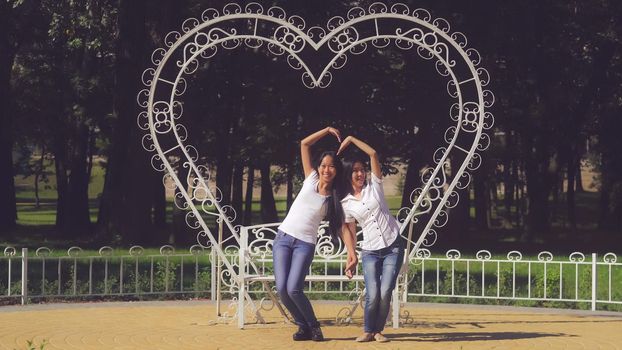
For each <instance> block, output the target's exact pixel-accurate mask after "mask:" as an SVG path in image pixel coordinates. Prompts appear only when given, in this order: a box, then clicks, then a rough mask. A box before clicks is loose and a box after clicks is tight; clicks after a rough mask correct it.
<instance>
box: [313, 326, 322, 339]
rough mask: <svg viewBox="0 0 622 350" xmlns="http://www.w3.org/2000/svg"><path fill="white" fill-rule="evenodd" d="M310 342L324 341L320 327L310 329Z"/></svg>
mask: <svg viewBox="0 0 622 350" xmlns="http://www.w3.org/2000/svg"><path fill="white" fill-rule="evenodd" d="M311 340H313V341H324V334H322V328H320V326H317V327H313V328H311Z"/></svg>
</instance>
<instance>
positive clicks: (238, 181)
mask: <svg viewBox="0 0 622 350" xmlns="http://www.w3.org/2000/svg"><path fill="white" fill-rule="evenodd" d="M243 182H244V165H242V164H241V163H238V164H236V165H235V167H234V168H233V184H232V186H231V187H232V189H231V206H232V207H233V209H235V211H236V213H237V215H236V218H235V223H239V222H241V221H242V213H243V210H244V208H242V202H243V197H244V187H243Z"/></svg>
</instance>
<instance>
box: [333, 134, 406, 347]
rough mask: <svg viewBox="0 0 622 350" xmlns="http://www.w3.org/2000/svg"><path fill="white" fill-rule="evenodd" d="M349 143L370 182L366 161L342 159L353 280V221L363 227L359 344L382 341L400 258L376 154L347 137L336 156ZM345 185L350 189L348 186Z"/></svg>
mask: <svg viewBox="0 0 622 350" xmlns="http://www.w3.org/2000/svg"><path fill="white" fill-rule="evenodd" d="M350 144H354V145H355V146H357V147H358V148H360V149H361V150H362V151H363V152H365V153H366V154H367V155H368V156H369V162H370V164H371V179H370V181H366V180H367V171H366V167H365V163H364V161H362V160H355V161H351V162H348V161H344V168H343V174H344V179H345V181H344V183H345V187H346V189H348V190H349V193H345V194H344V195H342V196H343V199H342V200H341V204H342V206H343V211H344V218H345V223H344V224H343V229H342V231H343V232H342V238H343V239H344V241H345V243H346V247H347V249H348V264H347V267H346V274H347V275H348V276H349V277H350V276H352V271H353V270H355V268H356V265H357V263H358V258H357V256H356V251H355V244H356V223H358V224H359V225H360V226H361V228H362V229H363V242H362V244H361V248H362V251H361V257H362V260H363V276H364V279H365V289H366V295H365V315H364V322H365V323H364V327H363V328H364V333H363V334H362V335H361V336H359V337H358V338H356V341H358V342H366V341H372V340H376V341H379V342H386V341H388V339H387V338H386V337H385V336H384V335H383V334H382V331H383V330H384V326H385V323H386V320H387V316H388V314H389V308H390V303H391V294H392V292H393V289H394V288H395V281H396V280H397V276H398V273H399V270H400V268H401V266H402V261H403V259H404V248H403V239H402V238H401V236H400V234H399V232H400V226H399V224H398V222H397V220H396V219H395V217H393V216H392V215H391V213H390V212H389V207H388V206H387V201H386V200H385V198H384V190H383V188H382V171H381V169H380V162H379V161H378V156H377V155H376V151H375V150H374V149H373V148H371V147H370V146H369V145H368V144H366V143H365V142H363V141H361V140H359V139H357V138H355V137H353V136H348V137H347V138H346V139H345V140H343V142H342V143H341V147H339V151H337V154H340V153H341V152H342V151H343V150H344V149H345V148H346V147H348V146H349V145H350ZM348 184H350V188H348Z"/></svg>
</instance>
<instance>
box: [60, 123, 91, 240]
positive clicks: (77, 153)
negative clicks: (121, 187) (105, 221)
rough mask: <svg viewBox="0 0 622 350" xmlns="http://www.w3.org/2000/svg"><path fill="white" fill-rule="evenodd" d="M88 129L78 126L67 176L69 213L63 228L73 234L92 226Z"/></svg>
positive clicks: (81, 233)
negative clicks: (89, 194)
mask: <svg viewBox="0 0 622 350" xmlns="http://www.w3.org/2000/svg"><path fill="white" fill-rule="evenodd" d="M88 139H89V137H88V129H87V127H86V126H78V132H76V136H75V144H74V145H73V147H71V148H72V152H71V153H70V154H71V159H70V160H69V166H70V170H69V174H68V178H67V201H66V202H65V205H66V207H65V208H66V210H67V213H71V214H69V215H66V220H65V224H64V225H63V227H62V229H63V231H65V232H68V233H72V234H73V236H77V235H83V234H85V233H89V231H90V226H91V219H90V212H89V196H88V189H89V178H88V173H89V170H88V167H87V148H88V142H89V140H88ZM67 213H65V214H67Z"/></svg>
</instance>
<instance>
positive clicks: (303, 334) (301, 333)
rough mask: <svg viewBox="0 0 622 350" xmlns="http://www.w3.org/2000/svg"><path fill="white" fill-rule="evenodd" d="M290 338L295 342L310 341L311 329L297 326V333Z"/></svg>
mask: <svg viewBox="0 0 622 350" xmlns="http://www.w3.org/2000/svg"><path fill="white" fill-rule="evenodd" d="M292 338H293V339H294V340H295V341H300V340H311V329H309V327H302V326H298V332H296V333H294V335H293V336H292Z"/></svg>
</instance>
